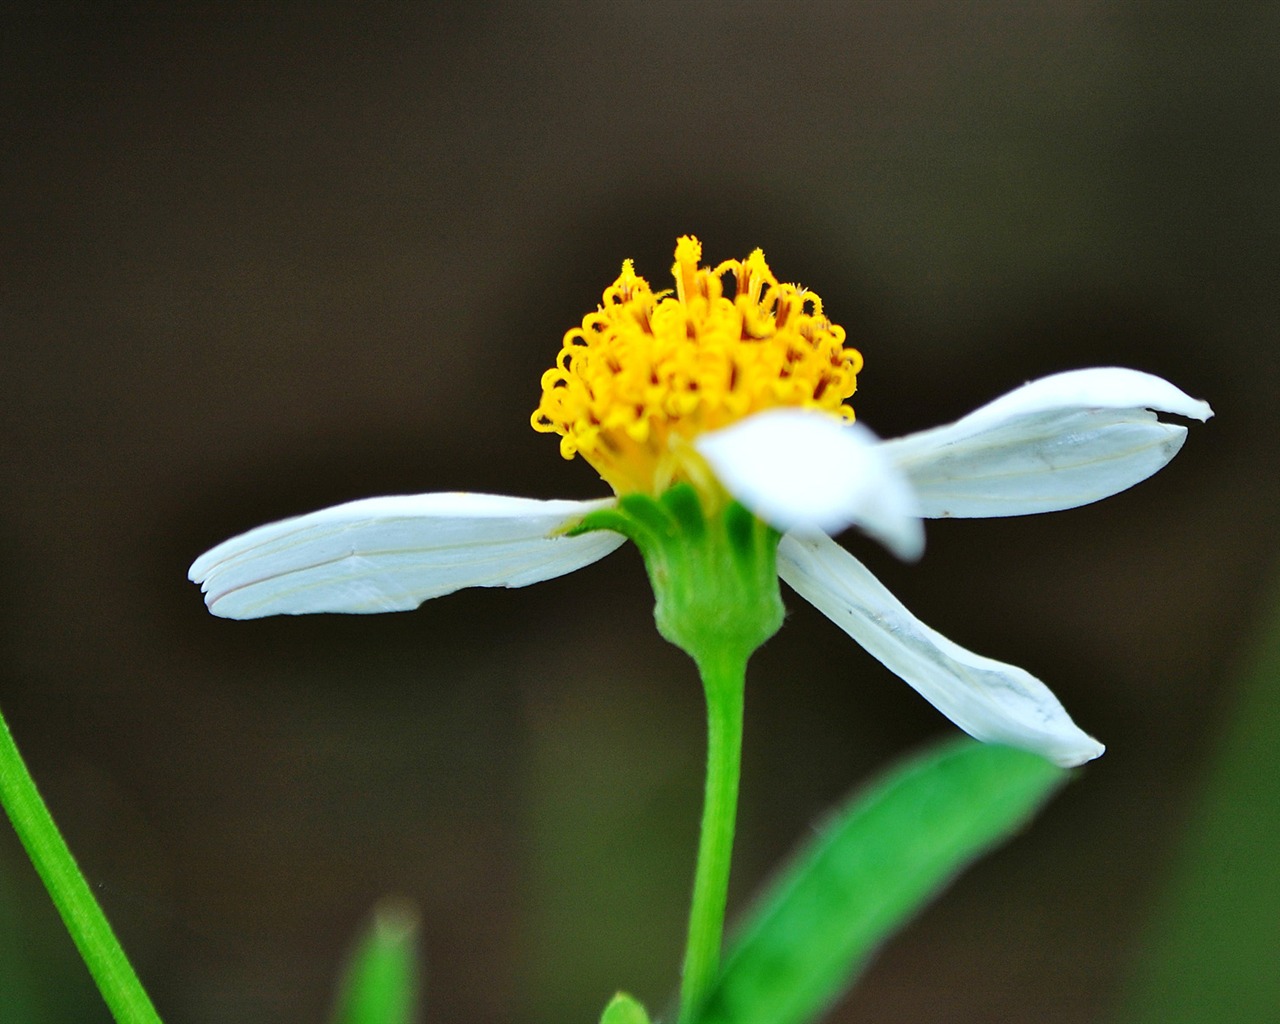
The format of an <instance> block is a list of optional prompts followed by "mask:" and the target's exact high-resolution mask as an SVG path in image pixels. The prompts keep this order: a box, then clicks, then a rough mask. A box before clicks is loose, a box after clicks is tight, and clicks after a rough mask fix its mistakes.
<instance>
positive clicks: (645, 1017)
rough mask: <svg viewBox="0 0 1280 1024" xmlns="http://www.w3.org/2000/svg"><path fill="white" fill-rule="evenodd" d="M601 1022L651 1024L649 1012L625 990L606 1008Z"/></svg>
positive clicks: (611, 1023) (604, 1023)
mask: <svg viewBox="0 0 1280 1024" xmlns="http://www.w3.org/2000/svg"><path fill="white" fill-rule="evenodd" d="M600 1024H649V1014H648V1012H647V1011H646V1010H645V1008H644V1007H643V1006H641V1005H640V1004H639V1003H638V1002H636V1001H635V1000H634V999H632V998H631V997H630V996H629V995H627V994H626V993H625V992H619V993H618V994H617V995H616V996H614V997H613V998H612V999H610V1000H609V1005H608V1006H606V1007H605V1008H604V1013H602V1014H601V1015H600Z"/></svg>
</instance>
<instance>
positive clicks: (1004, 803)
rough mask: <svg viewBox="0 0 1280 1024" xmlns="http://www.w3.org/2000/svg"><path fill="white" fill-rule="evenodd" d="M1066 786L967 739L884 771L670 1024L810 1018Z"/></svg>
mask: <svg viewBox="0 0 1280 1024" xmlns="http://www.w3.org/2000/svg"><path fill="white" fill-rule="evenodd" d="M1068 777H1069V776H1068V773H1067V772H1066V771H1065V770H1063V769H1061V768H1058V767H1055V766H1054V765H1052V764H1050V763H1049V762H1047V761H1045V760H1043V759H1042V758H1040V757H1038V756H1036V755H1035V754H1030V753H1027V752H1025V751H1021V750H1014V749H1012V748H1009V747H999V746H994V745H990V744H981V743H977V742H975V741H973V740H970V739H968V738H965V739H961V740H953V741H949V742H946V743H942V744H939V745H938V746H936V747H934V748H932V749H930V750H927V751H925V752H924V753H923V754H921V755H918V756H916V757H915V758H913V759H911V760H910V761H908V762H906V763H905V764H902V765H899V766H898V767H897V768H895V769H893V770H891V771H890V772H889V773H888V774H887V775H886V776H884V777H882V778H881V779H879V780H878V781H876V782H875V783H873V784H872V786H871V788H870V789H868V790H866V791H864V792H861V793H859V794H857V795H856V796H855V797H854V798H853V800H851V801H850V802H849V803H848V804H847V805H845V806H844V807H843V808H841V809H840V810H838V811H837V812H836V813H835V815H834V816H833V817H832V818H831V820H830V821H829V822H827V824H826V825H825V826H823V827H822V829H821V832H820V834H819V835H818V836H817V837H816V838H815V839H814V840H813V841H812V842H811V843H810V844H809V845H808V846H807V847H806V848H805V849H803V850H802V851H801V852H800V853H799V855H798V856H797V857H796V859H795V860H794V861H793V862H792V864H791V865H790V866H788V867H787V868H786V869H784V870H783V872H782V873H781V874H780V875H779V877H778V878H776V879H775V880H774V881H773V883H772V884H771V885H770V887H769V889H768V891H767V892H766V893H765V894H764V897H763V899H761V900H760V902H759V903H758V904H757V906H756V907H755V909H754V910H753V911H752V912H751V913H750V914H749V916H748V918H747V920H746V922H745V924H744V926H743V927H742V929H741V931H740V932H739V934H738V936H737V937H736V939H735V941H733V942H732V943H731V944H730V948H729V953H728V956H726V957H725V960H724V963H723V966H722V968H721V971H720V976H719V978H718V979H717V981H716V982H715V984H714V985H713V986H712V988H711V991H710V992H709V993H708V997H707V998H706V1000H705V1001H704V1002H703V1003H702V1004H701V1006H700V1007H699V1009H698V1012H696V1013H694V1014H692V1015H691V1016H690V1017H689V1018H688V1019H685V1018H682V1019H681V1024H806V1022H809V1021H813V1020H815V1019H816V1018H817V1017H819V1016H820V1015H821V1014H822V1012H823V1011H824V1010H825V1009H826V1008H827V1007H828V1006H830V1004H831V1002H832V1001H833V1000H834V999H835V998H836V997H837V996H838V995H839V994H840V993H841V991H843V990H844V989H845V988H846V987H847V986H848V985H849V984H850V982H851V981H852V980H853V978H854V977H855V976H856V975H857V974H858V972H859V971H860V970H861V969H862V967H863V966H865V964H866V963H867V961H868V960H869V958H870V956H871V954H872V953H874V952H875V950H876V949H877V948H878V947H879V945H880V944H881V943H882V942H883V941H884V940H885V939H886V938H887V937H888V936H889V935H891V934H892V933H893V932H894V931H896V930H897V929H898V928H900V927H901V926H902V925H903V924H904V923H905V922H906V921H907V920H908V919H909V918H910V917H911V916H912V915H914V914H915V913H917V912H918V911H919V909H920V908H921V907H922V906H923V905H924V904H925V903H926V902H928V901H929V900H930V899H932V898H933V897H934V896H935V895H936V894H937V893H938V892H939V891H940V890H941V889H942V888H943V887H944V886H945V885H946V884H947V883H948V882H949V881H950V880H951V879H952V878H953V877H954V876H955V875H956V874H958V873H959V872H960V871H961V870H962V869H963V868H964V867H965V866H966V865H968V864H969V863H970V862H971V861H973V860H974V859H975V858H976V857H978V856H980V855H981V854H982V853H984V852H986V851H987V850H989V849H991V848H992V847H993V846H995V845H996V844H998V843H1000V842H1002V841H1003V840H1005V839H1007V838H1009V837H1010V836H1011V835H1013V834H1014V833H1015V832H1017V831H1018V830H1019V829H1020V828H1021V827H1022V826H1023V825H1024V824H1025V823H1026V822H1027V820H1028V819H1029V818H1030V817H1031V816H1032V815H1033V814H1034V813H1035V811H1036V810H1037V809H1038V808H1039V807H1040V806H1041V804H1043V803H1044V801H1045V800H1047V799H1048V797H1049V796H1050V795H1051V794H1052V793H1053V792H1054V791H1055V790H1056V789H1057V788H1058V787H1059V786H1060V785H1061V784H1062V783H1063V782H1064V781H1065V780H1066V779H1067V778H1068Z"/></svg>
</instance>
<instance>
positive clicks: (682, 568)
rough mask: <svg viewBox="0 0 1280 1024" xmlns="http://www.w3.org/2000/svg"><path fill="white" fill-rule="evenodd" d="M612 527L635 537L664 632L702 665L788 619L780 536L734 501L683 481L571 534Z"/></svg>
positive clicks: (748, 649) (736, 657) (740, 650)
mask: <svg viewBox="0 0 1280 1024" xmlns="http://www.w3.org/2000/svg"><path fill="white" fill-rule="evenodd" d="M590 530H613V531H614V532H616V533H621V534H623V535H624V536H626V537H628V538H629V539H630V540H632V541H634V542H635V545H636V547H638V548H639V549H640V554H641V556H642V557H643V558H644V564H645V569H646V570H647V572H648V574H649V582H650V584H651V585H652V587H653V594H654V598H655V606H654V613H653V614H654V620H655V622H656V623H657V626H658V632H659V633H661V634H662V635H663V636H664V637H665V638H666V639H667V640H669V641H671V643H673V644H675V645H676V646H677V647H679V648H680V649H681V650H683V651H685V652H686V653H688V654H689V655H690V656H691V657H692V658H693V659H694V661H696V662H697V663H698V664H699V665H703V666H705V665H707V664H709V663H711V662H712V661H715V662H723V661H725V660H731V661H734V662H738V663H741V664H745V663H746V660H747V658H749V657H750V655H751V653H752V652H753V651H755V649H756V648H757V647H759V646H760V645H761V644H762V643H764V642H765V641H766V640H768V639H769V637H771V636H773V634H774V633H776V632H777V631H778V628H779V627H780V626H781V625H782V618H783V607H782V595H781V594H780V593H779V590H778V567H777V552H778V541H779V539H780V537H781V535H780V534H779V533H778V531H777V530H775V529H773V527H771V526H769V525H768V524H767V523H765V522H763V521H761V520H760V519H757V518H756V517H755V516H754V515H752V514H751V513H750V512H749V511H747V509H745V508H744V507H743V506H742V505H741V504H739V503H738V502H736V501H732V500H729V499H727V498H722V497H720V496H715V495H712V496H704V495H702V494H700V492H699V491H698V490H697V489H695V488H694V487H693V486H692V485H691V484H687V483H681V484H676V485H675V486H673V487H671V488H669V489H667V490H666V491H665V492H663V494H662V495H661V496H659V497H657V498H653V497H650V496H649V495H646V494H628V495H624V496H623V497H621V498H619V499H618V504H617V505H615V506H614V507H612V508H607V509H601V510H599V511H597V512H592V513H591V514H590V515H588V516H586V517H585V518H584V519H583V520H582V522H581V523H579V524H578V525H577V526H576V527H575V528H574V529H573V531H572V533H575V534H577V533H586V532H588V531H590Z"/></svg>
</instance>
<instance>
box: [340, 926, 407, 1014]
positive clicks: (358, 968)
mask: <svg viewBox="0 0 1280 1024" xmlns="http://www.w3.org/2000/svg"><path fill="white" fill-rule="evenodd" d="M418 975H419V970H418V916H417V914H416V913H415V912H414V911H413V910H412V909H410V908H408V907H406V906H404V905H403V904H400V903H397V902H393V901H387V902H384V903H382V904H379V906H378V907H376V908H375V909H374V912H373V919H372V920H371V921H370V923H369V926H368V928H367V929H366V930H365V932H364V934H363V935H361V936H360V938H359V940H358V941H357V942H356V945H355V948H354V949H353V950H352V951H351V953H350V955H349V957H348V959H347V964H346V968H345V969H344V971H343V975H342V979H341V981H340V983H339V987H338V997H337V999H336V1000H335V1003H334V1011H333V1015H332V1017H331V1018H330V1019H331V1020H332V1021H333V1024H411V1022H412V1021H414V1020H416V1019H417V1003H418V991H419V988H420V984H421V983H420V979H419V976H418Z"/></svg>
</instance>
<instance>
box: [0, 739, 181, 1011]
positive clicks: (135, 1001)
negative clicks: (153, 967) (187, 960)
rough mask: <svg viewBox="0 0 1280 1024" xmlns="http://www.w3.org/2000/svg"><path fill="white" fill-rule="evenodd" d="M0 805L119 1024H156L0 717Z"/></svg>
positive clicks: (113, 936)
mask: <svg viewBox="0 0 1280 1024" xmlns="http://www.w3.org/2000/svg"><path fill="white" fill-rule="evenodd" d="M0 801H2V802H3V803H4V809H5V811H7V812H8V814H9V820H10V821H11V822H13V827H14V830H15V831H16V832H17V833H18V838H19V839H21V840H22V845H23V846H24V847H26V850H27V855H28V856H29V857H30V858H31V863H32V864H34V865H35V868H36V871H37V872H38V873H39V875H40V878H41V879H42V880H43V882H44V884H45V888H46V889H48V890H49V895H50V896H51V897H52V898H53V903H54V906H56V907H57V908H58V913H60V914H61V915H62V921H63V923H64V924H65V925H66V926H67V931H69V932H70V933H71V938H72V940H73V941H74V942H75V944H76V948H77V949H78V950H80V956H81V957H82V958H83V959H84V962H85V964H86V966H88V968H89V973H90V974H92V975H93V980H94V981H95V982H97V985H98V991H100V992H101V993H102V998H103V999H104V1000H106V1003H107V1007H108V1008H109V1009H110V1010H111V1014H112V1016H113V1017H115V1019H116V1021H117V1022H118V1024H159V1022H160V1017H159V1015H158V1014H157V1013H156V1011H155V1008H154V1007H153V1006H152V1005H151V999H150V998H149V997H148V996H147V993H146V991H145V990H144V989H143V987H142V983H141V982H140V981H139V980H138V976H137V975H136V974H134V972H133V968H132V967H131V966H130V965H129V960H128V958H127V957H126V956H125V955H124V950H123V949H121V948H120V943H119V942H118V941H117V940H116V937H115V933H114V932H112V930H111V925H110V924H109V923H108V922H107V918H106V915H104V914H103V912H102V908H101V907H100V906H98V901H97V900H95V899H94V898H93V893H91V892H90V891H89V885H88V883H87V882H85V880H84V876H83V875H82V874H81V873H80V869H79V868H78V867H77V866H76V861H75V858H74V857H73V856H72V855H71V851H70V850H69V849H68V848H67V844H66V841H65V840H64V839H63V838H62V834H61V833H60V832H59V831H58V826H57V825H55V824H54V823H53V818H52V817H51V816H50V814H49V809H48V808H47V807H46V806H45V804H44V801H43V800H42V799H41V798H40V793H39V791H38V790H37V789H36V784H35V781H34V780H33V779H32V778H31V773H30V772H28V771H27V766H26V764H25V763H24V762H23V760H22V755H21V754H20V753H19V752H18V747H17V745H16V744H15V743H14V742H13V736H12V735H11V734H10V732H9V726H8V725H7V724H6V723H5V720H4V716H3V715H0Z"/></svg>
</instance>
